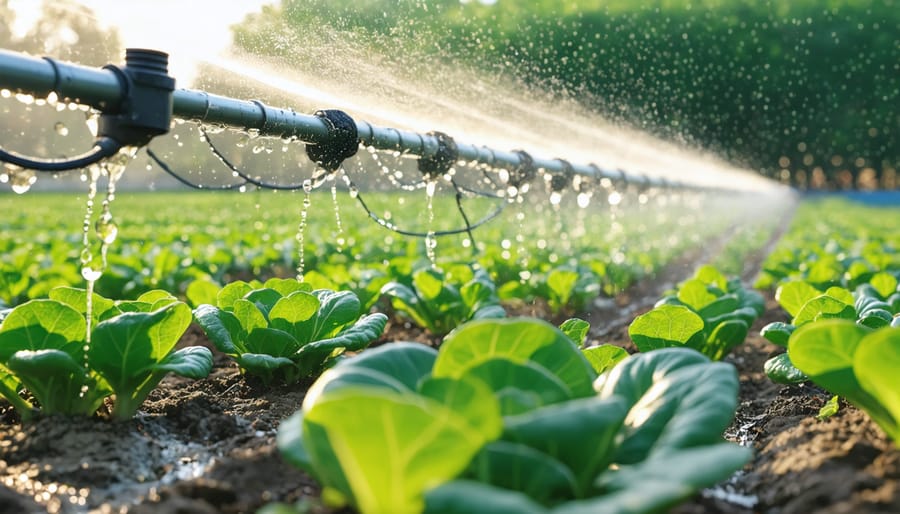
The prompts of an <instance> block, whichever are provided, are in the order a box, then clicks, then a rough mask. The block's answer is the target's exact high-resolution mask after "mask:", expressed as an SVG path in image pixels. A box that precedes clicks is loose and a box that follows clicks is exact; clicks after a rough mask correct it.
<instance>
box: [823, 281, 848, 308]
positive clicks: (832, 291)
mask: <svg viewBox="0 0 900 514" xmlns="http://www.w3.org/2000/svg"><path fill="white" fill-rule="evenodd" d="M825 295H826V296H830V297H832V298H834V299H835V300H839V301H841V302H844V303H846V304H847V305H853V303H854V302H853V293H851V292H850V291H848V290H846V289H844V288H843V287H837V286H834V287H829V288H828V289H826V290H825Z"/></svg>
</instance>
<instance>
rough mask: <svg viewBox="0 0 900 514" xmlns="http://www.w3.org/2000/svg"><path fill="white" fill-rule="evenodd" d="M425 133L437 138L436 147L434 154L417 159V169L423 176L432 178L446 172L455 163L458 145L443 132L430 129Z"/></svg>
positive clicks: (457, 155) (457, 156)
mask: <svg viewBox="0 0 900 514" xmlns="http://www.w3.org/2000/svg"><path fill="white" fill-rule="evenodd" d="M427 135H429V136H432V137H434V138H435V139H437V143H438V149H437V152H435V154H434V155H432V156H430V157H422V158H420V159H419V171H421V172H422V175H425V178H427V179H430V180H433V179H435V178H437V177H439V176H441V175H443V174H444V173H447V172H448V171H449V170H450V168H452V167H453V165H454V164H456V161H458V160H459V147H458V146H456V141H454V140H453V138H452V137H450V136H448V135H447V134H444V133H443V132H437V131H432V132H429V133H428V134H427Z"/></svg>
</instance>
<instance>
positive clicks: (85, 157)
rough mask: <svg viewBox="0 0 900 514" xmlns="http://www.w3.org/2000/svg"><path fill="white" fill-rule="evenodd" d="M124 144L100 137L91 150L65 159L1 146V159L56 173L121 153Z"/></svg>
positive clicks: (20, 165)
mask: <svg viewBox="0 0 900 514" xmlns="http://www.w3.org/2000/svg"><path fill="white" fill-rule="evenodd" d="M121 149H122V145H121V144H120V143H119V142H118V141H116V140H114V139H112V138H109V137H99V138H97V140H96V141H94V146H93V148H91V150H90V151H88V152H86V153H83V154H81V155H78V156H76V157H69V158H63V159H43V158H40V157H28V156H25V155H21V154H18V153H15V152H10V151H7V150H4V149H3V148H0V161H3V162H8V163H10V164H14V165H16V166H19V167H21V168H28V169H32V170H35V171H42V172H47V173H56V172H58V171H68V170H74V169H78V168H85V167H87V166H90V165H91V164H94V163H96V162H98V161H100V160H101V159H105V158H107V157H112V156H113V155H115V154H117V153H119V150H121Z"/></svg>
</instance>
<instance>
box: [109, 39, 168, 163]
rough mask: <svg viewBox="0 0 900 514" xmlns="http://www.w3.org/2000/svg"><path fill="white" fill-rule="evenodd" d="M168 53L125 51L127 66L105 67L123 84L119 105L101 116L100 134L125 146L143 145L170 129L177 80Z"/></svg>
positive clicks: (130, 49) (139, 50) (134, 49)
mask: <svg viewBox="0 0 900 514" xmlns="http://www.w3.org/2000/svg"><path fill="white" fill-rule="evenodd" d="M168 65H169V55H168V54H166V53H165V52H160V51H157V50H145V49H140V48H129V49H127V50H125V66H124V67H121V68H120V67H118V66H114V65H111V64H108V65H106V66H104V68H105V69H108V70H110V71H112V72H114V73H115V74H116V77H118V79H119V82H120V84H121V86H122V91H123V92H124V94H123V95H122V101H121V102H120V103H119V105H117V106H114V107H111V108H110V109H109V110H104V111H103V113H102V114H101V115H100V123H99V125H98V131H97V135H98V136H100V137H108V138H110V139H114V140H115V141H117V142H119V143H120V144H121V145H123V146H144V145H146V144H147V143H149V142H150V140H151V139H153V138H154V137H156V136H159V135H161V134H165V133H166V132H168V131H169V126H170V125H171V121H172V105H173V100H172V98H173V96H172V92H173V91H175V79H174V78H172V77H170V76H169V71H168Z"/></svg>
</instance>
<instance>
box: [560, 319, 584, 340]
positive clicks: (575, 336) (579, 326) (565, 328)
mask: <svg viewBox="0 0 900 514" xmlns="http://www.w3.org/2000/svg"><path fill="white" fill-rule="evenodd" d="M559 329H560V330H562V332H563V334H565V335H567V336H568V337H569V339H571V340H572V342H573V343H575V344H577V345H578V346H584V343H585V341H586V340H587V335H588V332H589V331H590V330H591V324H590V323H588V322H587V321H585V320H583V319H578V318H569V319H567V320H565V321H563V322H562V325H560V326H559Z"/></svg>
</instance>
